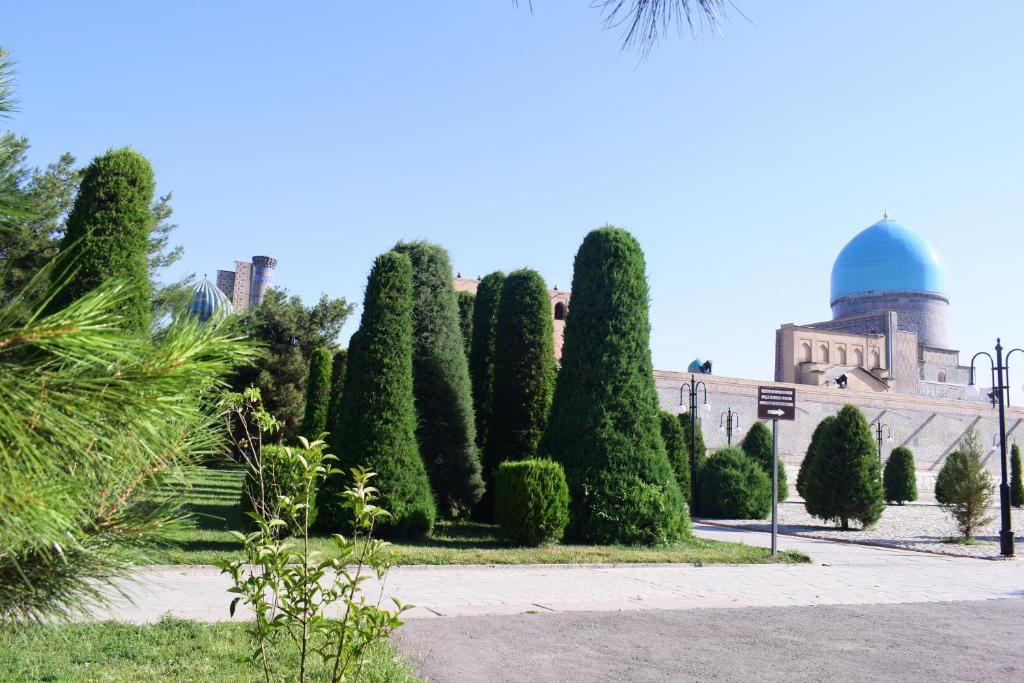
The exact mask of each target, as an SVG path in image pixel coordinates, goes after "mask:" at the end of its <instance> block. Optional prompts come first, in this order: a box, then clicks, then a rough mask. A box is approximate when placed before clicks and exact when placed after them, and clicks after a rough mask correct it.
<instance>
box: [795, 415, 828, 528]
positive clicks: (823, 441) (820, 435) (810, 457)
mask: <svg viewBox="0 0 1024 683" xmlns="http://www.w3.org/2000/svg"><path fill="white" fill-rule="evenodd" d="M835 421H836V416H835V415H829V416H828V417H826V418H825V419H824V420H822V421H821V422H819V423H818V426H817V427H815V428H814V433H813V434H811V442H810V444H808V446H807V452H806V453H805V454H804V459H803V461H802V462H801V463H800V471H799V472H798V473H797V475H796V492H797V493H798V494H799V495H800V497H801V498H803V499H804V507H805V508H807V513H808V514H809V515H811V516H812V517H821V515H820V514H818V511H817V508H816V507H814V505H813V503H812V502H811V501H812V499H811V498H808V497H807V486H808V484H807V482H808V481H810V479H811V477H812V475H811V471H812V470H813V469H814V467H815V464H816V463H817V458H818V456H817V454H818V453H821V451H822V450H823V449H824V448H825V447H826V445H827V440H828V438H829V434H831V429H832V424H833V423H834V422H835Z"/></svg>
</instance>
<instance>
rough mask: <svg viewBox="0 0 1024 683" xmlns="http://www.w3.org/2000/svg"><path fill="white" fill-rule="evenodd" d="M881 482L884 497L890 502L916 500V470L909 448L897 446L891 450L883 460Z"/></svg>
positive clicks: (900, 502)
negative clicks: (886, 458)
mask: <svg viewBox="0 0 1024 683" xmlns="http://www.w3.org/2000/svg"><path fill="white" fill-rule="evenodd" d="M882 484H883V486H884V488H885V499H886V500H887V501H888V502H890V503H896V504H898V505H903V503H905V502H906V501H908V500H917V472H916V468H915V467H914V454H913V453H911V452H910V449H909V448H906V447H905V446H899V447H897V448H894V449H893V450H892V453H890V454H889V459H888V460H886V461H885V470H884V471H883V477H882Z"/></svg>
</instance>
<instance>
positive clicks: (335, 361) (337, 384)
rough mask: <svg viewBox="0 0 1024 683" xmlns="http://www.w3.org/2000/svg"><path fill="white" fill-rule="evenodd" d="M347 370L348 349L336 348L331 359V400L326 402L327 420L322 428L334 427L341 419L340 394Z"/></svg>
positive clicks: (329, 428) (342, 390) (343, 386)
mask: <svg viewBox="0 0 1024 683" xmlns="http://www.w3.org/2000/svg"><path fill="white" fill-rule="evenodd" d="M347 372H348V349H336V350H335V352H334V357H333V358H332V359H331V400H330V401H329V402H328V404H327V422H326V426H325V427H324V429H328V430H331V429H335V426H336V425H337V424H338V423H339V422H340V421H341V394H342V393H343V392H344V391H345V374H346V373H347ZM328 438H330V437H328Z"/></svg>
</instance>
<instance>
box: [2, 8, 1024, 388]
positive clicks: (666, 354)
mask: <svg viewBox="0 0 1024 683" xmlns="http://www.w3.org/2000/svg"><path fill="white" fill-rule="evenodd" d="M588 4H589V3H588V2H587V1H586V0H534V2H533V6H534V9H533V13H532V14H531V13H530V11H529V10H528V9H527V8H526V5H527V3H525V2H521V3H520V5H521V6H520V8H519V9H515V8H514V7H513V3H512V2H511V1H508V0H492V1H484V0H477V1H470V0H463V1H459V2H454V1H449V2H445V1H443V0H437V1H435V2H402V3H384V2H359V3H355V2H336V1H332V2H315V3H314V2H280V1H277V2H257V1H254V0H248V1H246V2H227V1H224V2H216V3H211V2H184V1H179V2H173V3H171V2H163V3H140V2H101V3H97V2H88V3H87V2H35V1H29V0H21V1H14V2H5V3H4V6H3V7H2V8H0V27H2V31H0V44H3V45H5V46H6V47H7V48H8V49H9V50H10V51H11V52H12V53H13V55H14V56H15V58H16V59H17V60H18V62H19V67H18V90H19V97H20V100H21V111H20V113H19V114H18V115H17V116H16V118H15V119H14V120H13V121H10V122H8V125H9V126H10V127H11V128H12V129H13V130H15V131H17V132H18V133H21V134H24V135H27V136H28V137H29V138H30V140H31V142H32V145H33V147H32V150H31V161H32V163H34V164H40V165H42V164H45V163H46V162H48V161H50V160H52V159H54V158H56V157H57V156H58V155H59V154H60V153H61V152H65V151H70V152H72V153H73V154H75V155H76V156H77V157H78V158H79V160H80V161H81V162H82V163H85V162H87V161H88V160H89V159H90V158H91V157H93V156H94V155H96V154H98V153H101V152H103V151H104V150H105V149H107V148H108V147H111V146H120V145H125V144H128V145H132V146H133V147H135V148H136V149H138V150H139V151H141V152H143V153H144V154H146V155H147V156H148V157H149V158H150V159H151V161H152V162H153V165H154V167H155V169H156V173H157V178H158V184H159V185H158V187H159V190H160V191H162V192H166V191H168V190H172V191H173V192H174V202H173V206H174V208H175V219H176V221H177V222H178V223H179V225H180V228H179V230H178V231H177V233H176V236H175V237H176V240H177V241H178V242H180V243H182V244H183V245H184V246H185V249H186V254H185V258H184V260H183V262H182V263H181V264H180V267H177V268H176V269H175V272H174V273H173V275H180V274H183V273H186V272H196V273H198V274H199V275H200V276H201V275H202V274H203V273H208V274H209V275H210V277H211V278H213V276H214V274H215V271H216V270H217V269H218V268H231V267H233V261H234V260H235V259H248V257H250V256H252V255H253V254H269V255H273V256H276V257H277V258H278V259H279V260H280V266H279V268H278V270H277V273H276V275H275V282H276V284H278V285H281V286H284V287H286V288H288V289H289V290H290V291H292V292H296V293H298V294H300V295H302V296H303V298H305V299H306V300H307V301H311V300H313V299H314V298H316V297H317V296H318V295H319V294H320V293H321V292H326V293H328V294H330V295H332V296H344V297H346V298H348V299H349V300H352V301H356V302H358V301H360V300H361V298H362V290H363V286H364V284H365V278H366V274H367V272H368V269H369V266H370V264H371V262H372V259H373V258H374V256H376V255H377V254H379V253H381V252H383V251H386V250H387V249H389V248H390V247H391V246H392V245H393V244H394V243H395V242H396V241H398V240H400V239H416V238H423V239H429V240H432V241H436V242H439V243H441V244H443V245H444V246H445V247H447V248H448V250H449V251H450V253H451V256H452V262H453V265H454V268H455V269H456V270H457V271H461V272H462V274H463V275H467V276H476V275H478V274H485V273H487V272H490V271H492V270H496V269H502V270H505V271H506V272H507V271H509V270H513V269H515V268H519V267H523V266H529V267H533V268H535V269H537V270H538V271H540V272H541V273H542V274H543V275H544V277H545V278H546V279H547V281H548V284H549V285H557V286H558V287H559V288H563V289H564V288H568V287H569V285H570V283H571V278H572V261H573V256H574V254H575V252H576V249H577V248H578V246H579V243H580V241H581V239H582V238H583V236H584V235H585V234H586V233H587V231H589V230H590V229H592V228H594V227H597V226H600V225H602V224H605V223H613V224H616V225H620V226H623V227H626V228H628V229H629V230H631V231H632V232H633V234H634V235H636V237H637V238H638V239H639V240H640V242H641V244H642V246H643V248H644V250H645V252H646V255H647V269H648V277H649V280H650V287H651V323H652V350H653V354H654V362H655V366H656V367H658V368H663V369H682V368H685V366H686V364H687V363H688V362H689V361H690V360H691V359H692V358H693V357H694V356H697V355H700V356H701V357H703V358H708V357H710V358H712V359H713V360H714V361H715V371H716V373H718V374H726V375H733V376H742V377H755V378H766V379H769V378H771V376H772V372H773V349H774V331H775V329H776V328H777V327H778V325H779V324H780V323H784V322H795V323H810V322H815V321H819V320H825V319H828V318H829V316H830V311H829V275H830V271H831V267H832V262H833V260H834V258H835V256H836V255H837V254H838V252H839V250H840V249H841V248H842V246H843V245H844V244H845V243H846V242H847V241H848V240H849V239H850V238H851V237H853V236H854V235H855V234H856V233H857V232H858V231H860V230H861V229H863V228H865V227H867V226H868V225H870V224H872V223H874V222H875V221H876V220H878V219H879V218H880V217H881V214H882V211H883V209H888V211H889V213H890V214H891V215H892V217H893V218H895V219H896V220H898V221H900V222H902V223H904V224H906V225H908V226H910V227H913V228H915V229H916V230H918V231H919V232H921V233H922V234H924V235H925V236H926V237H927V239H929V240H930V241H931V242H932V244H933V245H934V246H935V248H936V249H937V250H938V251H939V253H940V254H942V255H943V257H944V259H945V261H946V263H947V265H948V267H949V270H950V278H949V279H950V292H949V294H950V298H951V300H952V308H951V312H950V313H951V315H950V318H951V335H950V336H951V340H952V342H953V345H954V346H956V347H958V348H960V349H963V351H964V353H963V354H962V356H961V360H967V359H969V358H970V353H973V351H975V350H979V349H983V348H986V349H990V348H991V346H992V345H993V344H994V341H995V337H996V336H997V335H1002V336H1003V337H1004V339H1005V341H1006V342H1007V343H1009V344H1011V345H1015V346H1024V304H1022V302H1021V293H1022V289H1024V287H1022V283H1024V279H1022V274H1021V263H1022V259H1024V230H1022V227H1024V167H1022V157H1024V112H1022V109H1024V43H1022V42H1021V39H1020V26H1022V25H1024V3H1022V2H1019V1H1018V0H1005V1H1002V2H997V1H995V0H993V1H989V2H984V3H976V4H973V3H967V4H965V3H961V2H934V1H928V0H917V1H901V2H892V1H891V0H873V1H862V2H847V3H837V2H820V1H816V0H800V1H793V2H778V1H777V0H771V1H770V0H736V5H737V7H738V8H739V9H740V10H742V12H743V14H744V15H745V18H744V16H741V15H740V14H739V13H738V12H736V11H733V12H732V13H731V19H730V21H729V23H728V24H727V25H726V26H725V27H724V30H723V32H722V35H720V36H718V37H712V36H705V37H704V39H703V40H694V39H692V38H690V37H689V36H682V37H678V38H673V39H672V40H670V41H669V42H667V43H664V44H662V45H661V46H659V47H658V48H656V49H655V51H654V52H653V53H652V54H651V56H650V57H649V58H648V59H647V60H646V61H641V60H639V59H638V57H637V55H636V54H634V53H621V52H620V51H619V46H618V34H617V33H616V32H614V31H605V30H603V29H602V27H601V24H600V18H599V15H598V13H597V12H596V11H595V10H593V9H591V8H590V7H589V6H588ZM356 318H358V314H357V316H356ZM355 322H357V320H353V321H352V322H350V324H349V325H347V326H346V330H345V333H344V336H345V337H346V338H347V336H348V335H349V334H350V333H351V332H352V330H353V329H354V326H355ZM1018 362H1021V363H1024V360H1021V361H1018ZM1022 368H1024V365H1022ZM986 374H987V373H986ZM1016 377H1017V379H1015V380H1014V382H1015V384H1017V385H1018V386H1017V389H1018V391H1019V390H1020V386H1019V384H1020V382H1021V378H1024V374H1022V371H1020V370H1018V372H1017V375H1016Z"/></svg>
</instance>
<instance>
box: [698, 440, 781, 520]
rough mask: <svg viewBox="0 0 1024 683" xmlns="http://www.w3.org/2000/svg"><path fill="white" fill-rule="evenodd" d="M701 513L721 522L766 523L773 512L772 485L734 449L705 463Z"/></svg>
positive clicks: (726, 450) (702, 468)
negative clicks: (759, 520) (760, 521)
mask: <svg viewBox="0 0 1024 683" xmlns="http://www.w3.org/2000/svg"><path fill="white" fill-rule="evenodd" d="M698 481H699V482H700V488H699V491H698V499H697V503H698V507H699V508H700V513H701V514H702V515H706V516H708V517H716V518H718V519H764V518H765V517H767V516H768V514H769V513H770V512H771V509H772V482H771V479H770V478H769V477H768V475H766V474H765V473H764V469H762V468H761V466H760V465H758V464H757V463H755V462H754V461H753V460H752V459H751V458H749V457H748V456H747V455H746V454H745V453H744V452H743V451H742V450H741V449H739V448H736V447H735V446H732V447H729V448H723V449H721V450H718V451H716V452H715V454H714V455H713V456H711V457H710V458H708V459H707V460H705V461H704V463H703V464H702V465H701V468H700V475H699V477H698Z"/></svg>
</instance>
